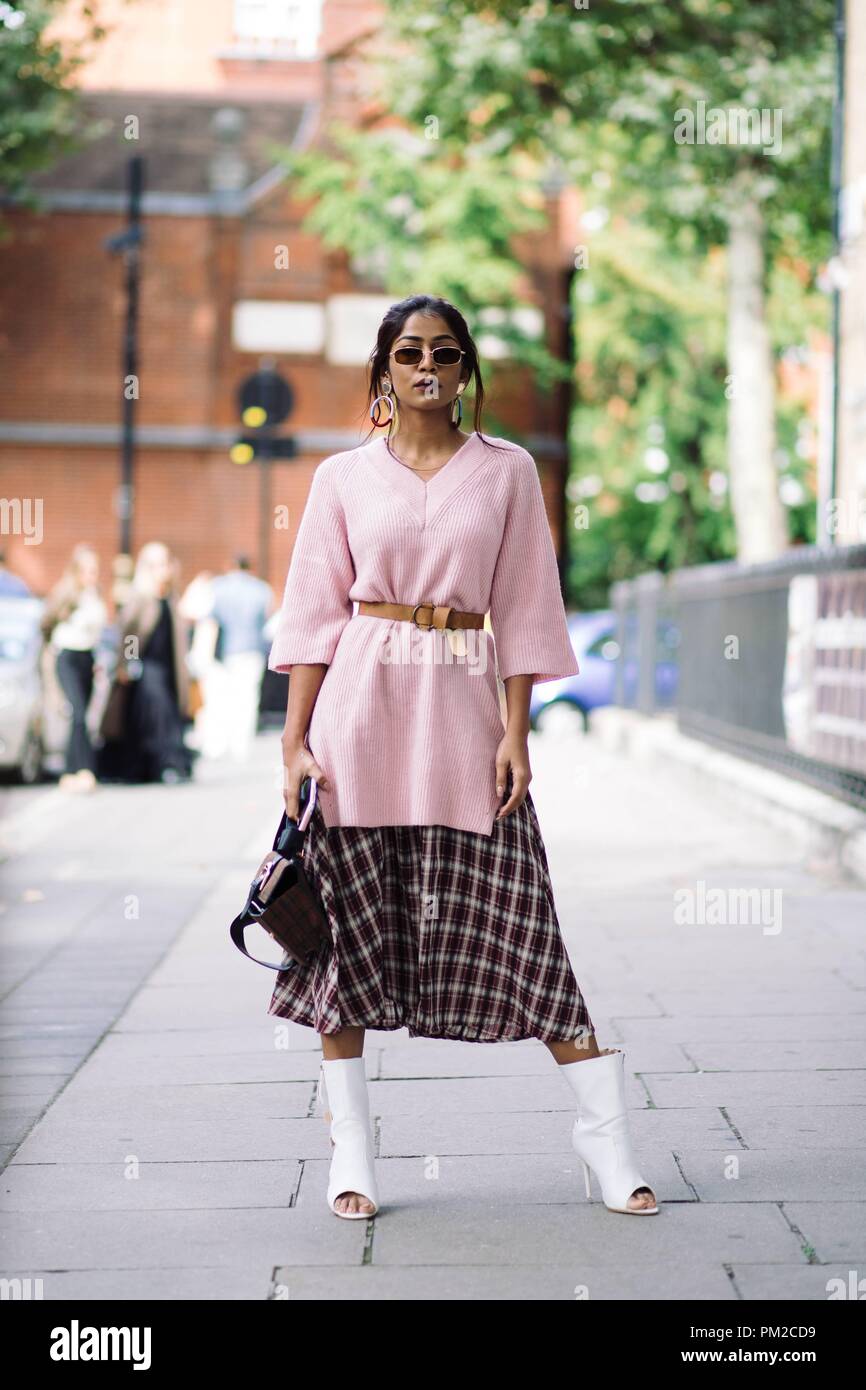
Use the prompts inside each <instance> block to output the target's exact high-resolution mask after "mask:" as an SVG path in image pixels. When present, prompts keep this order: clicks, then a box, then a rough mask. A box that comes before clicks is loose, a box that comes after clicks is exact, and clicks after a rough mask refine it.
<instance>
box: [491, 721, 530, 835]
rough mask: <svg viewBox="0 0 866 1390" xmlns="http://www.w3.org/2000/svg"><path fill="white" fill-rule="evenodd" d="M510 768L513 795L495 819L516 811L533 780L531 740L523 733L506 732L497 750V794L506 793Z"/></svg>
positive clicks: (500, 818)
mask: <svg viewBox="0 0 866 1390" xmlns="http://www.w3.org/2000/svg"><path fill="white" fill-rule="evenodd" d="M509 770H510V772H511V795H510V797H509V798H508V800H507V801H506V803H505V805H504V806H503V807H502V808H501V810H499V811H497V813H496V816H495V817H494V819H495V820H502V818H503V816H510V815H511V813H512V811H516V810H517V807H518V806H519V805H520V803H521V802H522V801H524V800H525V798H526V793H527V792H528V791H529V784H530V782H531V781H532V770H531V768H530V766H529V742H528V739H527V738H525V737H524V736H523V735H522V734H515V733H508V732H506V735H505V737H504V738H503V740H502V742H501V743H500V745H499V747H498V748H497V750H496V794H497V796H502V795H504V793H505V788H506V786H507V784H508V773H509Z"/></svg>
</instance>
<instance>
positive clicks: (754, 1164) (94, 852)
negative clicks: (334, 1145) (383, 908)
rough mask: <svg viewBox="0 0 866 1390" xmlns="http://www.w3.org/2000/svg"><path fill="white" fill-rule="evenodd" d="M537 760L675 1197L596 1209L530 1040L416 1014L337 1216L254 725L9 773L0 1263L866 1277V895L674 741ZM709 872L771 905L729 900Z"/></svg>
mask: <svg viewBox="0 0 866 1390" xmlns="http://www.w3.org/2000/svg"><path fill="white" fill-rule="evenodd" d="M531 754H532V760H533V770H534V774H535V775H534V779H533V783H532V793H533V798H534V800H535V802H536V806H537V808H538V813H539V819H540V822H541V827H542V831H543V833H544V836H545V841H546V844H547V848H548V855H549V859H550V863H551V870H552V874H553V881H554V887H555V890H556V897H557V905H558V909H559V916H560V921H561V924H562V928H563V932H564V935H565V939H566V942H567V945H568V948H569V951H570V953H571V958H572V961H573V964H574V967H575V971H576V974H577V976H578V979H579V980H580V982H581V986H582V988H583V989H584V992H585V994H586V996H587V1000H588V1002H589V1006H590V1010H591V1012H592V1015H593V1018H594V1020H595V1022H596V1024H597V1027H598V1032H599V1038H600V1041H601V1045H602V1046H609V1045H613V1044H619V1045H621V1046H622V1047H623V1048H624V1050H625V1055H626V1070H627V1073H628V1097H629V1102H630V1105H631V1107H632V1131H633V1134H634V1138H635V1143H636V1146H637V1150H638V1155H639V1159H640V1162H641V1166H642V1167H643V1169H644V1171H645V1173H646V1175H647V1177H648V1178H649V1179H650V1181H651V1182H652V1184H653V1187H654V1188H655V1191H656V1193H657V1195H658V1197H659V1199H660V1201H661V1202H662V1203H663V1204H664V1205H663V1207H662V1211H661V1213H660V1214H659V1215H658V1216H655V1217H651V1218H647V1219H644V1218H641V1219H630V1218H629V1217H627V1216H624V1215H617V1214H614V1213H611V1212H608V1211H607V1210H606V1209H605V1208H604V1206H603V1205H602V1204H601V1202H600V1201H599V1200H598V1187H597V1184H596V1185H595V1186H594V1194H595V1198H596V1200H595V1201H594V1202H593V1203H592V1204H588V1203H587V1202H586V1200H585V1197H584V1192H583V1178H582V1174H581V1172H580V1164H579V1162H578V1160H577V1158H576V1157H575V1155H574V1154H573V1152H572V1150H571V1147H570V1131H571V1123H572V1117H573V1109H572V1096H571V1092H570V1090H569V1088H568V1087H567V1086H566V1084H565V1082H564V1081H563V1080H562V1078H561V1077H560V1076H559V1075H558V1074H557V1071H556V1066H555V1064H554V1062H553V1060H552V1058H551V1057H550V1055H549V1053H548V1052H547V1050H546V1049H545V1048H544V1047H543V1045H542V1044H540V1043H535V1042H520V1043H501V1044H471V1043H456V1042H443V1041H438V1040H425V1039H415V1040H411V1039H409V1038H408V1034H407V1033H406V1032H405V1030H404V1031H401V1032H395V1033H387V1032H370V1033H368V1035H367V1047H366V1058H367V1073H368V1076H369V1077H370V1079H371V1080H370V1086H371V1094H372V1108H373V1111H374V1113H375V1115H376V1117H377V1118H376V1128H377V1140H378V1152H379V1154H380V1158H379V1160H378V1172H379V1180H380V1195H381V1198H382V1203H383V1206H382V1210H381V1212H380V1214H379V1215H378V1216H377V1217H376V1218H375V1219H374V1220H373V1221H372V1222H369V1223H366V1222H363V1221H356V1222H348V1221H340V1220H338V1219H337V1218H336V1217H334V1216H333V1215H332V1214H331V1213H330V1212H329V1211H328V1209H327V1207H326V1204H325V1188H326V1182H327V1170H328V1155H329V1145H328V1133H327V1127H326V1126H325V1124H324V1123H323V1121H322V1119H321V1118H320V1117H319V1116H318V1114H317V1113H316V1107H315V1081H316V1076H317V1072H318V1064H319V1057H320V1051H319V1046H318V1040H317V1037H316V1035H315V1034H314V1033H313V1032H312V1031H311V1030H309V1029H305V1028H302V1027H300V1026H297V1025H293V1024H288V1025H286V1024H282V1025H281V1024H280V1023H279V1022H278V1021H277V1020H274V1019H273V1018H270V1017H269V1016H268V1015H267V1014H266V1012H265V1010H266V1007H267V1002H268V998H269V996H270V989H271V984H272V978H271V976H270V975H269V974H268V973H267V972H265V971H264V970H262V969H261V968H260V967H258V966H255V965H253V964H251V963H250V962H249V961H246V960H244V959H243V957H242V956H240V955H239V953H238V952H237V951H236V950H235V948H234V947H233V946H232V944H231V942H230V941H229V937H228V930H227V929H228V922H229V920H230V919H231V917H232V916H233V915H234V913H235V912H236V911H237V910H238V907H239V906H240V904H241V903H242V901H243V896H244V893H245V891H246V888H247V886H248V883H249V879H250V877H251V873H252V870H253V869H254V868H255V866H256V864H257V863H258V861H259V859H260V858H261V855H262V853H263V852H264V850H265V849H266V848H267V847H268V846H269V844H270V841H271V838H272V836H273V832H274V830H275V828H276V823H277V820H278V819H279V811H280V801H279V792H278V767H279V738H278V735H277V734H268V735H265V736H263V737H261V738H260V739H259V741H258V743H257V746H256V750H255V755H254V758H253V760H252V762H251V765H250V766H249V767H248V768H245V769H241V770H238V769H232V768H231V767H230V766H229V765H225V766H223V765H202V764H199V767H198V780H197V782H196V783H195V784H194V785H192V786H187V787H183V786H181V787H168V788H163V787H153V788H120V787H114V788H102V789H100V790H99V792H98V793H97V794H95V795H94V796H93V797H92V798H74V799H67V798H66V797H65V796H64V795H63V794H62V793H60V792H58V791H55V790H53V789H43V790H42V791H41V792H40V793H39V799H38V801H35V800H34V798H33V795H32V793H29V794H27V797H26V798H22V801H21V803H20V804H21V810H20V813H19V812H18V811H16V803H15V799H14V798H9V799H8V800H7V803H6V809H7V816H8V817H9V818H10V819H8V821H7V823H6V825H5V826H4V827H0V835H2V838H3V841H4V843H5V844H6V845H7V846H9V847H10V850H9V857H8V859H7V862H6V864H5V865H4V887H3V891H2V899H3V902H2V907H3V911H2V913H0V930H2V938H0V939H2V942H3V982H4V996H3V1003H2V1005H0V1037H2V1039H3V1062H2V1076H3V1081H2V1095H3V1119H4V1125H5V1133H4V1135H3V1140H4V1142H5V1144H6V1146H7V1147H6V1149H5V1150H4V1158H5V1160H6V1162H7V1166H6V1167H5V1170H4V1173H3V1179H4V1181H3V1195H2V1211H0V1230H2V1249H3V1254H2V1258H0V1264H2V1274H3V1275H4V1276H7V1277H10V1276H20V1277H21V1278H28V1277H29V1278H31V1279H33V1278H41V1279H42V1281H43V1297H44V1298H45V1299H52V1300H63V1299H72V1298H85V1299H91V1298H103V1297H107V1298H114V1299H121V1300H128V1299H140V1298H145V1299H146V1298H159V1299H179V1300H188V1299H232V1300H234V1299H253V1300H262V1299H269V1298H292V1299H332V1298H339V1299H411V1300H414V1299H467V1300H473V1299H495V1300H498V1299H521V1300H523V1299H554V1300H573V1299H575V1298H582V1297H588V1298H591V1299H596V1300H598V1299H642V1298H664V1299H671V1300H681V1299H693V1298H698V1299H723V1300H730V1301H732V1302H734V1301H736V1300H738V1299H742V1300H753V1299H754V1300H764V1299H774V1300H775V1299H797V1300H800V1299H803V1300H809V1299H820V1300H823V1299H826V1298H827V1297H828V1280H830V1279H832V1278H839V1279H841V1280H843V1281H844V1282H845V1284H846V1285H847V1284H848V1281H849V1279H850V1278H851V1271H852V1270H853V1271H855V1272H856V1275H857V1277H858V1278H860V1277H863V1276H864V1275H866V1174H864V1171H863V1162H862V1153H863V1146H864V1139H866V992H864V987H866V967H864V961H866V953H864V922H866V910H864V909H866V890H864V889H863V887H862V886H858V885H857V884H856V883H854V882H853V881H849V880H846V879H844V878H841V877H839V876H829V874H828V871H827V870H826V869H822V868H821V867H820V866H818V865H810V864H808V863H802V862H800V854H799V851H798V849H797V848H796V846H795V844H794V843H792V841H791V838H790V837H788V836H786V835H785V834H784V833H783V832H781V831H779V830H777V829H775V828H773V827H772V826H770V825H769V824H767V823H765V822H763V821H762V820H760V819H758V818H757V817H756V818H754V819H752V818H749V816H748V815H746V814H744V812H743V810H742V808H740V807H739V806H737V805H736V804H735V802H734V801H733V800H730V801H728V800H727V799H726V798H725V796H724V793H722V792H720V791H719V790H718V789H717V788H716V787H714V788H713V789H712V791H711V792H708V793H702V792H701V789H700V787H699V786H697V785H696V784H695V781H694V778H693V776H685V775H683V774H682V773H681V772H679V771H678V770H677V769H676V767H673V766H672V767H669V768H668V767H662V768H661V769H659V768H657V767H648V766H647V765H642V764H639V763H635V762H634V761H633V760H629V759H628V758H625V757H623V756H621V755H620V756H617V755H616V754H614V753H610V752H605V751H604V749H602V748H601V747H599V746H598V744H597V743H596V742H594V741H593V740H592V739H588V740H583V739H576V740H575V741H574V742H562V741H561V740H560V741H559V742H558V743H556V744H552V743H548V742H547V741H545V740H542V739H540V738H539V739H533V742H532V744H531ZM34 808H36V809H34ZM701 885H704V887H701ZM712 889H721V890H724V891H723V893H722V895H721V897H720V899H718V900H716V901H717V903H720V906H721V910H722V911H723V912H725V913H728V914H730V913H731V912H732V911H733V909H734V907H735V906H736V903H737V901H738V898H737V893H738V891H740V892H747V891H748V890H758V889H763V890H766V892H765V894H764V898H763V900H762V901H761V903H760V904H759V905H760V906H761V907H762V909H763V911H762V912H761V913H760V914H757V913H756V912H753V915H752V916H751V917H750V919H749V920H750V923H751V924H746V925H723V924H718V925H714V924H713V923H712V918H711V910H712V907H713V901H714V900H713V899H712V898H710V899H709V900H708V899H707V897H706V894H709V893H710V890H712ZM682 890H691V892H692V893H693V895H694V897H693V901H692V906H691V908H690V910H689V912H688V914H687V920H686V921H685V922H683V923H680V922H678V921H677V920H675V906H676V905H677V904H678V903H679V902H680V900H681V898H680V897H676V896H675V895H677V894H678V893H679V894H680V895H681V897H682V896H683V893H682ZM687 906H688V904H687ZM754 906H755V905H754V904H753V907H754ZM708 909H709V910H708Z"/></svg>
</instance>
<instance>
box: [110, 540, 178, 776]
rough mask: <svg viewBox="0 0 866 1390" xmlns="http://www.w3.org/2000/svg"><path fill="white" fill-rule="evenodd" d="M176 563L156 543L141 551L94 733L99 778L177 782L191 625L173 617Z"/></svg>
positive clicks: (121, 615) (121, 616)
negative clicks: (99, 752) (100, 742)
mask: <svg viewBox="0 0 866 1390" xmlns="http://www.w3.org/2000/svg"><path fill="white" fill-rule="evenodd" d="M175 578H176V566H175V563H174V561H173V560H172V557H171V555H170V553H169V550H168V547H167V546H165V545H163V544H162V542H161V541H150V542H149V543H148V544H147V545H144V546H142V548H141V550H140V551H139V555H138V559H137V561H136V565H135V574H134V576H133V581H132V588H131V591H130V594H129V596H128V598H127V601H126V603H125V604H124V606H123V608H122V609H121V612H120V615H119V617H118V627H119V631H120V639H119V653H118V665H117V670H116V672H115V676H114V680H113V683H112V687H111V691H110V693H109V697H108V701H107V704H106V707H105V711H104V713H103V716H102V724H101V726H100V732H101V733H102V736H103V738H104V739H105V740H106V746H105V748H104V749H103V756H104V763H105V773H106V775H107V776H111V777H113V778H120V779H122V780H128V781H132V782H154V781H159V782H183V781H188V780H189V778H190V775H191V755H190V750H189V749H188V748H187V746H186V743H185V742H184V737H183V735H184V724H185V720H186V712H187V707H188V701H189V673H188V670H187V652H188V647H189V623H188V622H187V620H186V619H185V618H183V617H182V615H181V614H179V613H178V612H177V607H176V603H175Z"/></svg>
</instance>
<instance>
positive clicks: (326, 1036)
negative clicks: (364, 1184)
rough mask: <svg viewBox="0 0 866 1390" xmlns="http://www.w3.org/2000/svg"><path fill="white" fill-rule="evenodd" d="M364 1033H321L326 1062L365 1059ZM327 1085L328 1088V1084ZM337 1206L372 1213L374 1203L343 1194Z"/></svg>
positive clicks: (354, 1194) (357, 1194)
mask: <svg viewBox="0 0 866 1390" xmlns="http://www.w3.org/2000/svg"><path fill="white" fill-rule="evenodd" d="M364 1031H365V1030H364V1029H363V1028H341V1029H340V1032H339V1033H320V1034H319V1037H320V1038H321V1041H322V1056H323V1058H324V1059H325V1061H326V1062H331V1061H334V1060H335V1059H337V1058H347V1057H363V1055H364ZM325 1085H326V1086H327V1082H325ZM335 1206H336V1207H337V1209H338V1210H339V1211H366V1212H371V1211H372V1210H373V1203H372V1202H371V1201H370V1199H369V1198H368V1197H365V1196H363V1195H362V1194H361V1193H360V1192H342V1193H341V1194H340V1196H339V1197H337V1199H336V1202H335Z"/></svg>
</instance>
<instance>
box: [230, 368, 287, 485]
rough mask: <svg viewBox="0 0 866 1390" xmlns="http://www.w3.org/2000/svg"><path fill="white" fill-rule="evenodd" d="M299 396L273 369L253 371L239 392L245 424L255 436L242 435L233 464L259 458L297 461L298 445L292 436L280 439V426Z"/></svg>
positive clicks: (232, 450)
mask: <svg viewBox="0 0 866 1390" xmlns="http://www.w3.org/2000/svg"><path fill="white" fill-rule="evenodd" d="M294 404H295V395H294V392H293V390H292V388H291V386H290V385H289V383H288V382H287V381H286V379H285V377H282V376H280V375H279V373H278V372H275V371H272V370H270V369H263V370H262V371H258V372H253V374H252V376H248V377H247V378H246V380H245V381H243V382H242V383H241V385H240V387H239V389H238V406H239V410H240V417H241V423H242V424H243V425H244V426H245V427H246V429H247V430H252V431H254V433H251V434H242V435H240V436H239V437H238V438H237V439H236V440H235V442H234V443H233V444H232V446H231V448H230V449H229V458H230V459H231V461H232V463H236V464H240V465H244V464H247V463H253V462H254V461H255V460H256V459H262V460H267V459H280V458H294V457H295V455H296V454H297V446H296V444H295V440H294V438H293V437H292V436H291V435H283V436H277V435H276V434H275V433H274V426H275V425H280V424H282V423H283V421H284V420H286V419H287V418H288V416H289V415H291V413H292V410H293V409H294Z"/></svg>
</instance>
